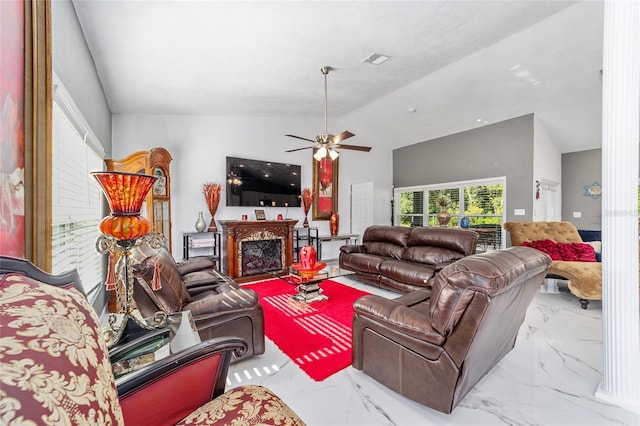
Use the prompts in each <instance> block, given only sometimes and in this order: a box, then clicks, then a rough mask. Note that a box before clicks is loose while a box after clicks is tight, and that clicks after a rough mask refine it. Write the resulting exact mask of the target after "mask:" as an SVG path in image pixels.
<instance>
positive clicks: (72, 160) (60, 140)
mask: <svg viewBox="0 0 640 426" xmlns="http://www.w3.org/2000/svg"><path fill="white" fill-rule="evenodd" d="M78 117H80V118H78ZM85 129H88V125H87V124H86V122H85V121H84V119H82V118H81V116H80V114H79V112H78V111H77V109H76V107H75V104H73V102H72V101H70V98H69V96H68V94H66V91H64V88H62V86H61V85H60V84H59V83H57V85H56V92H55V96H54V103H53V158H52V186H53V187H52V252H51V257H52V259H51V264H52V272H53V273H54V274H59V273H62V272H66V271H68V270H70V269H78V272H79V274H80V279H81V280H82V285H83V286H84V290H85V292H86V293H87V294H89V293H92V292H93V291H94V290H95V289H96V288H98V286H99V285H100V284H101V283H102V282H103V281H104V278H103V256H102V255H100V254H99V253H98V252H97V251H96V248H95V242H96V239H97V238H98V236H99V235H100V231H99V229H98V225H99V223H100V220H101V218H102V198H103V197H102V192H101V191H100V187H99V186H98V184H97V182H96V181H95V179H93V178H91V176H89V172H91V171H95V170H103V168H104V167H103V157H104V154H103V152H102V148H101V147H100V146H99V144H98V146H97V147H96V146H91V145H90V144H89V139H92V140H93V141H96V140H97V138H95V136H93V137H92V134H90V131H88V130H85ZM94 145H96V144H95V143H94Z"/></svg>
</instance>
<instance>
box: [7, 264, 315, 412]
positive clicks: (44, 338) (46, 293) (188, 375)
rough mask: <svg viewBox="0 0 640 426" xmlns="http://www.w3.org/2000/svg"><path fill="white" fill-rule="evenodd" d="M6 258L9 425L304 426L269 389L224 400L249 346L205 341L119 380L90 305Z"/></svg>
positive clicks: (239, 391)
mask: <svg viewBox="0 0 640 426" xmlns="http://www.w3.org/2000/svg"><path fill="white" fill-rule="evenodd" d="M4 260H5V258H0V265H1V266H2V268H1V269H2V271H3V274H4V275H0V336H2V346H3V347H2V352H1V354H0V371H2V374H0V396H1V398H2V404H3V420H8V421H9V422H12V421H16V422H19V423H27V422H32V423H33V424H56V425H58V424H114V425H115V424H117V425H122V424H130V425H169V424H180V425H186V424H221V425H222V424H231V423H234V424H256V423H258V424H274V425H275V424H278V425H303V424H304V423H303V422H302V420H301V419H300V418H299V417H298V416H297V415H296V414H295V413H294V412H293V411H292V410H291V409H290V408H289V407H288V406H287V405H286V404H285V403H284V402H283V401H282V400H281V399H280V398H278V397H277V396H276V395H275V394H273V393H272V392H271V391H270V390H268V389H266V388H264V387H261V386H241V387H238V388H235V389H231V390H229V391H227V392H226V393H225V392H224V387H225V381H226V376H227V372H228V368H229V362H230V360H231V357H232V356H233V355H234V354H237V355H239V354H241V353H242V352H243V351H245V350H246V348H247V345H246V343H245V342H244V341H243V340H242V339H240V338H234V337H230V338H218V339H212V340H208V341H205V342H203V343H200V344H198V345H196V346H193V347H191V348H189V349H187V350H184V351H182V352H179V353H176V354H174V355H171V356H169V357H167V358H165V359H162V360H159V361H156V362H153V363H152V364H150V365H149V366H147V367H143V368H142V369H140V370H138V371H136V372H134V373H131V374H130V375H127V376H124V377H122V378H120V379H118V380H117V381H115V380H114V377H113V373H112V368H111V363H110V361H109V355H108V353H107V350H106V345H105V342H104V340H103V338H102V329H101V326H100V322H99V320H98V318H97V315H96V313H95V311H94V310H93V308H92V307H91V306H90V305H89V303H88V301H87V300H86V298H85V297H84V296H83V295H81V294H80V293H79V292H78V291H76V290H75V289H73V288H72V289H62V288H58V287H55V286H51V285H47V284H44V283H42V282H41V281H38V280H36V279H33V278H30V277H29V276H26V275H25V274H24V272H15V273H14V272H10V273H7V268H6V262H4V263H3V261H4ZM247 406H251V407H252V408H253V409H252V410H246V409H245V407H247Z"/></svg>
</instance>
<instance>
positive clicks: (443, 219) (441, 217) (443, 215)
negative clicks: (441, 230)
mask: <svg viewBox="0 0 640 426" xmlns="http://www.w3.org/2000/svg"><path fill="white" fill-rule="evenodd" d="M437 217H438V222H439V223H440V226H447V225H448V224H449V221H450V220H451V215H450V214H449V212H448V211H447V209H446V207H443V208H442V210H440V213H438V216H437Z"/></svg>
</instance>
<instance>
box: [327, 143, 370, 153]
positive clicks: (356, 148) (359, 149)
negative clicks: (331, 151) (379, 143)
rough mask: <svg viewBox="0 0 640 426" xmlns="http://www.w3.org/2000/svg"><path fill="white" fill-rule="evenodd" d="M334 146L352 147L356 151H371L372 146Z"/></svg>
mask: <svg viewBox="0 0 640 426" xmlns="http://www.w3.org/2000/svg"><path fill="white" fill-rule="evenodd" d="M333 147H334V148H340V149H352V150H354V151H364V152H369V151H371V147H370V146H358V145H342V144H335V145H334V146H333Z"/></svg>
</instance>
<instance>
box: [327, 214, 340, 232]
mask: <svg viewBox="0 0 640 426" xmlns="http://www.w3.org/2000/svg"><path fill="white" fill-rule="evenodd" d="M339 228H340V215H339V214H338V212H333V213H331V216H329V231H331V236H332V237H335V236H337V235H338V229H339Z"/></svg>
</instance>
